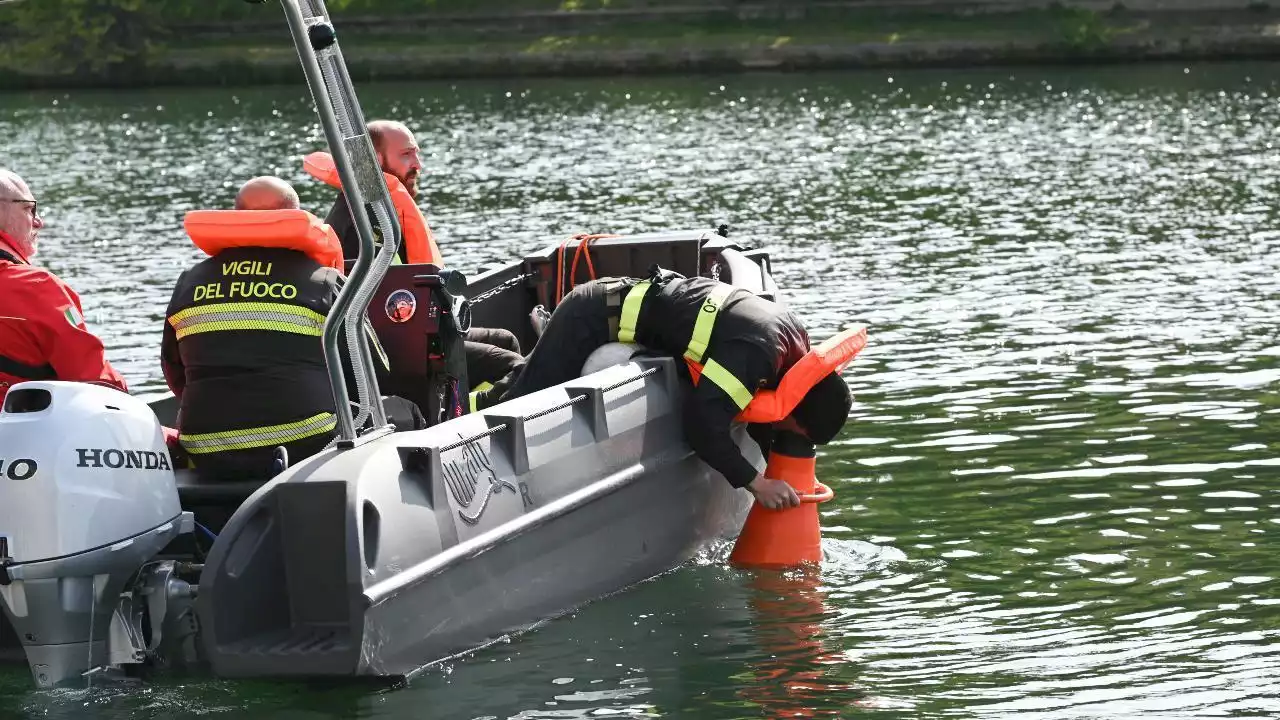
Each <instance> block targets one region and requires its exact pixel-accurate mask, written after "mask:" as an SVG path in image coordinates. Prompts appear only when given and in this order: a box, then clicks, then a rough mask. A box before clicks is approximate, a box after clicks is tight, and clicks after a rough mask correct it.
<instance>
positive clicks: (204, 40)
mask: <svg viewBox="0 0 1280 720" xmlns="http://www.w3.org/2000/svg"><path fill="white" fill-rule="evenodd" d="M527 2H528V3H529V4H530V5H531V6H533V5H539V2H538V0H527ZM540 4H541V5H545V4H546V3H540ZM779 7H781V6H779ZM243 8H249V9H250V10H256V11H257V17H256V19H254V20H253V21H252V22H251V23H247V24H246V23H245V22H242V21H241V20H219V21H214V22H211V21H209V19H208V18H202V19H201V21H200V22H198V23H188V24H186V25H181V24H178V25H169V26H166V28H165V30H164V32H163V34H162V35H161V37H160V38H159V39H160V42H161V43H162V45H161V47H160V49H159V51H158V52H157V53H156V54H155V55H154V56H153V57H152V58H151V59H150V60H149V62H148V63H147V65H146V66H145V67H140V68H132V69H130V70H129V71H128V72H119V71H117V72H114V73H111V72H105V73H104V72H99V73H85V72H80V73H51V72H48V71H47V70H43V71H42V69H41V68H40V67H38V65H32V64H30V63H24V64H23V65H22V66H20V67H10V68H9V71H8V72H6V73H3V74H0V86H8V87H11V88H12V87H26V88H34V87H69V86H142V85H165V84H183V85H191V84H251V83H270V82H298V81H300V80H301V71H300V69H299V67H298V61H297V57H296V55H295V52H294V49H293V46H292V44H291V41H290V38H289V36H288V31H287V27H286V26H285V24H284V21H283V17H282V15H281V11H280V9H279V7H272V6H270V5H267V6H248V5H243V6H242V7H239V8H237V10H236V12H237V13H242V12H243ZM914 8H915V9H913V10H911V11H904V10H903V9H902V8H901V7H897V8H894V9H888V8H885V7H857V6H856V4H855V5H848V4H839V3H832V4H828V5H811V6H808V10H807V11H806V12H805V13H798V15H799V17H788V15H787V13H786V11H785V9H783V10H780V11H778V12H773V13H766V14H764V15H763V16H757V17H752V16H751V15H749V14H748V15H743V14H742V13H741V12H739V13H738V14H735V15H733V16H731V17H729V16H724V15H723V14H722V13H721V11H720V10H715V11H706V10H705V9H701V10H700V9H699V8H690V9H688V11H687V12H683V13H672V12H670V11H659V12H652V11H648V10H635V11H633V12H627V11H619V10H618V8H616V7H615V8H614V10H612V11H610V12H606V13H594V14H591V13H588V14H586V15H582V14H581V13H578V14H577V16H576V17H569V18H568V19H565V18H564V16H565V15H570V16H572V15H574V14H565V13H551V14H548V13H546V12H543V11H541V10H537V9H536V8H535V9H534V10H531V11H530V12H531V13H533V17H534V18H535V19H534V20H532V21H531V20H528V19H527V18H526V19H524V20H521V19H520V17H519V16H518V15H515V16H513V15H510V14H509V15H507V16H503V17H497V16H493V17H488V16H484V15H476V14H474V13H473V14H471V15H466V16H457V15H448V14H440V13H436V14H412V13H410V14H405V15H403V16H399V17H395V18H389V17H386V18H378V17H370V16H367V15H358V14H351V15H347V16H346V19H345V20H344V18H343V16H340V15H338V14H337V13H335V25H336V26H337V28H338V31H339V38H340V41H341V44H342V48H343V52H344V55H345V56H346V59H347V62H348V65H349V67H350V70H351V73H352V75H353V77H355V78H357V79H360V80H367V79H377V78H382V79H414V78H465V77H496V76H538V75H541V76H546V75H600V74H624V73H627V74H645V73H650V74H656V73H693V72H739V71H750V70H759V69H769V70H784V71H785V70H796V71H798V70H808V69H832V68H857V67H910V66H964V65H985V64H1005V63H1061V62H1115V61H1136V60H1143V59H1162V60H1163V59H1174V58H1185V59H1218V58H1260V57H1261V58H1266V57H1280V33H1277V32H1276V28H1277V27H1280V10H1271V9H1270V8H1269V7H1267V6H1262V5H1259V4H1253V5H1243V4H1238V5H1233V6H1231V7H1227V8H1217V9H1216V10H1207V9H1206V10H1197V9H1195V8H1188V7H1186V6H1179V7H1177V8H1176V9H1174V10H1163V11H1162V10H1159V9H1139V10H1134V9H1129V8H1124V7H1120V6H1115V7H1113V8H1112V9H1110V10H1105V11H1100V10H1091V9H1087V8H1083V7H1074V8H1064V7H1048V8H1041V9H1025V10H1015V11H1006V12H1000V11H998V10H999V8H998V7H996V8H995V9H994V10H993V9H992V8H990V7H988V8H987V10H986V11H984V12H980V13H979V12H965V13H960V12H955V11H954V9H953V8H952V9H948V10H947V11H945V12H944V11H942V9H939V8H938V7H934V6H929V5H917V6H914ZM346 9H347V10H349V11H353V12H354V11H356V10H360V9H361V6H360V5H359V4H358V3H354V2H353V3H351V4H350V5H349V6H348V7H347V8H346ZM944 9H945V8H944ZM717 13H721V14H717ZM793 14H796V13H793ZM344 23H345V24H344Z"/></svg>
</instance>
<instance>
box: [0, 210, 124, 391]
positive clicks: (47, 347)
mask: <svg viewBox="0 0 1280 720" xmlns="http://www.w3.org/2000/svg"><path fill="white" fill-rule="evenodd" d="M8 240H9V239H8V238H7V237H6V236H5V235H4V234H3V233H0V402H3V401H4V396H5V394H6V393H7V392H8V391H9V386H10V385H15V384H17V383H20V382H25V381H27V380H71V381H84V382H101V383H104V384H107V385H111V386H113V387H116V388H119V389H120V390H123V391H125V392H128V387H127V386H126V385H125V382H124V378H123V377H121V376H120V373H118V372H116V370H115V368H113V367H111V365H110V363H108V362H107V358H106V350H105V348H103V346H102V341H101V340H99V339H98V338H97V337H96V336H95V335H94V334H93V333H91V332H89V330H88V329H87V328H85V325H84V310H83V309H82V308H81V306H80V296H79V295H76V293H75V291H74V290H72V289H71V288H70V287H68V286H67V285H66V283H64V282H62V281H61V280H59V279H58V277H57V276H56V275H54V274H53V273H51V272H49V271H48V270H45V269H43V268H38V267H34V266H32V265H30V264H28V263H27V262H26V261H25V259H23V258H22V257H21V256H20V255H19V254H18V253H17V251H15V250H14V248H13V245H14V244H13V243H12V242H8Z"/></svg>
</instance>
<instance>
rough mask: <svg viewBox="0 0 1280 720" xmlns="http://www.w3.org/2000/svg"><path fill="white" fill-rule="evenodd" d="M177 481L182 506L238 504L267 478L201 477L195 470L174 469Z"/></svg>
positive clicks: (255, 490) (264, 482)
mask: <svg viewBox="0 0 1280 720" xmlns="http://www.w3.org/2000/svg"><path fill="white" fill-rule="evenodd" d="M173 474H174V478H175V479H176V480H177V483H178V500H179V501H180V502H181V503H182V507H184V508H186V507H187V506H188V505H192V504H210V503H212V504H217V505H231V504H233V503H234V504H235V505H237V506H239V505H240V504H241V503H243V502H244V501H245V500H248V499H249V496H250V495H252V494H253V493H255V492H257V490H258V488H260V487H262V486H263V485H265V484H266V482H267V480H268V479H269V478H263V479H261V480H244V479H241V478H240V477H235V476H232V477H225V478H222V477H201V476H200V475H198V474H197V473H196V471H195V470H175V471H174V473H173Z"/></svg>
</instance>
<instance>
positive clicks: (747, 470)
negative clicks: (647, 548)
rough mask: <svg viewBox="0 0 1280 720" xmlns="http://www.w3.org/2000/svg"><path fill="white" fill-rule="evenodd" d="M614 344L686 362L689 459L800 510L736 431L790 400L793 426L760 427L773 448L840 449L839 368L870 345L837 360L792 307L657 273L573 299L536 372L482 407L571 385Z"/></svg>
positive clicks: (533, 359)
mask: <svg viewBox="0 0 1280 720" xmlns="http://www.w3.org/2000/svg"><path fill="white" fill-rule="evenodd" d="M614 341H619V342H624V343H636V344H639V345H642V346H644V347H645V348H647V349H649V350H651V351H655V352H659V353H663V354H667V355H671V356H673V357H676V358H684V359H685V361H686V362H687V365H688V367H689V370H690V374H691V379H693V380H694V381H695V383H696V384H695V387H694V388H693V391H692V392H690V393H689V394H688V395H687V399H686V405H685V408H684V417H683V419H684V431H685V437H686V439H687V440H688V442H689V445H690V447H692V448H693V450H694V452H696V453H697V454H698V456H699V457H701V458H702V460H703V461H705V462H706V463H707V464H708V465H710V466H711V467H712V468H713V469H715V470H717V471H719V472H720V474H722V475H723V476H724V477H725V479H726V480H728V481H729V484H731V485H733V486H734V487H737V488H746V489H748V490H749V491H751V493H752V494H753V495H755V497H756V498H757V499H758V500H759V501H760V503H761V504H762V505H764V506H766V507H769V508H780V507H794V506H796V505H798V504H799V503H800V498H799V496H798V495H797V494H796V492H795V490H794V489H793V488H792V487H791V486H790V485H789V484H787V483H786V482H784V481H783V480H780V479H775V478H768V477H765V476H764V475H763V474H761V473H758V472H756V468H755V466H754V465H752V463H751V462H749V461H748V460H747V459H746V458H745V457H743V455H742V453H741V451H739V449H738V446H737V444H736V443H735V442H734V440H733V438H732V436H731V435H730V429H731V427H732V425H733V423H734V422H735V420H737V419H738V418H739V417H740V414H743V413H747V412H748V410H747V408H748V405H751V404H752V403H753V401H754V400H755V399H756V398H757V397H759V396H760V395H761V394H762V391H767V393H768V394H769V395H770V397H769V398H768V399H769V401H770V402H773V401H775V400H781V399H782V398H780V397H776V394H777V393H782V394H787V395H790V396H791V397H790V402H786V403H780V404H778V405H777V407H784V406H786V414H785V416H781V415H779V416H777V417H775V418H773V419H771V420H770V423H771V425H772V427H770V426H769V425H753V426H752V430H753V432H752V436H753V437H756V438H757V440H758V441H759V440H760V439H765V440H766V442H764V443H762V444H766V445H767V444H768V440H771V439H772V435H773V433H776V432H788V433H794V434H796V435H800V436H802V437H803V438H806V439H808V441H809V442H810V443H813V444H819V445H825V444H827V443H829V442H831V440H832V439H834V438H835V436H836V435H837V434H839V432H840V430H841V428H843V427H844V424H845V421H846V420H848V417H849V409H850V407H851V406H852V403H853V398H852V395H851V393H850V391H849V386H848V385H847V384H846V383H845V382H844V380H843V379H842V378H841V377H840V368H842V367H843V366H844V364H845V363H847V362H848V361H849V360H850V359H851V358H852V356H853V354H856V352H857V351H858V350H860V349H861V347H862V342H863V341H864V339H863V337H851V338H850V339H849V341H848V342H842V343H841V344H840V345H839V347H838V348H836V351H835V352H830V353H817V352H815V351H813V350H812V349H811V348H810V343H809V335H808V333H807V332H806V330H805V328H804V325H803V324H802V323H801V322H800V320H799V318H797V317H796V316H795V315H793V314H792V313H791V312H790V311H789V310H787V309H786V308H784V307H783V306H781V305H779V304H777V303H774V302H770V301H769V300H766V299H764V298H761V297H759V296H757V295H755V294H753V293H751V292H749V291H747V290H744V289H741V288H735V287H733V286H731V285H727V284H724V283H720V282H717V281H715V280H712V279H710V278H704V277H692V278H685V277H682V276H680V275H679V274H677V273H673V272H670V271H665V270H661V269H660V268H656V267H655V268H654V270H653V273H652V277H650V278H649V279H644V280H642V279H638V278H601V279H599V280H594V281H591V282H587V283H583V284H581V285H578V286H577V287H576V288H574V290H573V292H571V293H569V294H568V295H566V296H565V298H564V299H563V300H562V301H561V302H560V305H559V306H557V307H556V310H555V313H554V314H552V316H551V319H550V321H549V322H548V323H547V326H546V328H545V329H544V330H543V335H542V337H541V338H540V339H539V340H538V344H537V345H536V346H535V347H534V349H533V352H531V353H530V354H529V356H528V357H527V358H526V361H525V363H523V364H522V365H521V366H519V367H517V368H516V369H515V370H514V371H512V372H511V373H510V374H509V375H507V376H506V377H505V378H503V379H502V380H501V381H500V382H498V383H497V384H495V386H494V387H493V388H492V389H489V390H486V391H484V392H481V393H479V394H478V396H477V398H476V407H477V408H485V407H490V406H492V405H496V404H497V403H499V402H503V401H506V400H510V399H513V398H517V397H521V396H523V395H528V394H529V393H532V392H536V391H538V390H542V389H545V388H549V387H554V386H556V385H558V384H560V383H563V382H566V381H568V380H572V379H573V378H576V377H578V376H579V374H580V371H581V369H582V366H583V364H584V363H585V362H586V360H587V358H588V357H589V356H590V355H591V353H592V352H593V351H595V350H596V349H597V348H599V347H601V346H602V345H605V344H606V343H609V342H614ZM793 369H794V370H796V371H797V375H803V376H804V379H801V378H799V377H796V378H795V380H797V381H796V382H788V383H786V388H785V390H780V389H779V388H780V384H781V382H782V380H783V379H784V377H786V376H787V375H788V374H789V373H790V372H791V371H792V370H793ZM775 391H776V392H775ZM770 430H772V431H773V432H769V431H770ZM757 431H763V432H759V433H758V432H757ZM760 435H763V436H764V438H761V437H760Z"/></svg>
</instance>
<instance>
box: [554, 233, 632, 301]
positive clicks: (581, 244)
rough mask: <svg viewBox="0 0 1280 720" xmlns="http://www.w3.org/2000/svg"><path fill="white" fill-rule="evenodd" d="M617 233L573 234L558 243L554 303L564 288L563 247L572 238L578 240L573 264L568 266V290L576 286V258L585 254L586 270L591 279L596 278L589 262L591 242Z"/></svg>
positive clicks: (593, 267)
mask: <svg viewBox="0 0 1280 720" xmlns="http://www.w3.org/2000/svg"><path fill="white" fill-rule="evenodd" d="M615 237H619V236H618V235H613V234H610V233H595V234H586V233H583V234H581V235H574V236H573V237H571V238H569V239H568V240H565V241H564V242H562V243H560V249H559V250H557V251H556V305H559V304H560V301H561V300H562V299H563V298H564V296H565V292H566V288H565V285H564V259H565V258H564V256H565V252H564V251H565V248H567V247H568V246H569V243H571V242H573V241H574V240H577V241H578V249H577V250H575V251H574V253H573V265H571V266H570V267H569V288H568V289H569V290H572V289H573V288H574V287H576V286H577V284H578V281H577V278H578V259H579V258H580V257H583V256H585V257H586V258H587V272H588V273H589V274H590V275H591V279H592V280H595V279H596V266H595V263H593V262H591V243H593V242H595V241H596V240H599V239H601V238H615Z"/></svg>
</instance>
